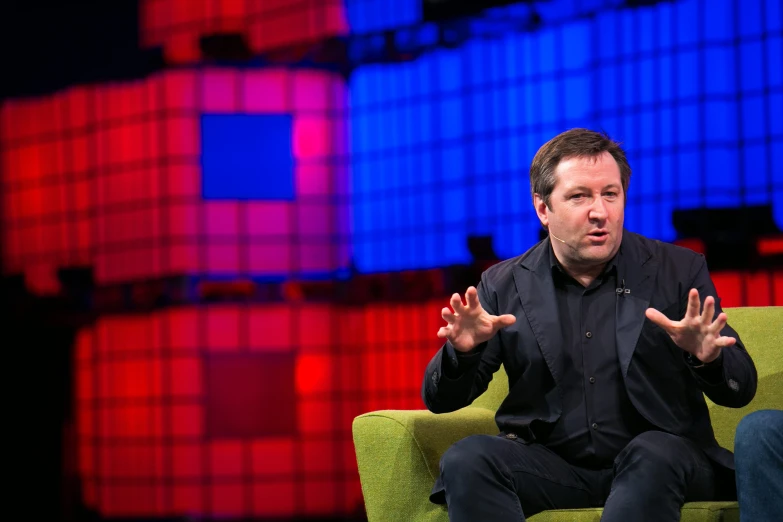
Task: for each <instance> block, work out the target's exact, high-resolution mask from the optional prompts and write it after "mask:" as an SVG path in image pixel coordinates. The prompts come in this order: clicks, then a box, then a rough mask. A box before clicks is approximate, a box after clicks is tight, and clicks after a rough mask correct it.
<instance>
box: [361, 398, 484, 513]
mask: <svg viewBox="0 0 783 522" xmlns="http://www.w3.org/2000/svg"><path fill="white" fill-rule="evenodd" d="M482 433H483V434H489V435H495V434H497V433H498V428H497V425H496V424H495V412H493V411H491V410H488V409H485V408H481V407H475V406H474V407H467V408H462V409H461V410H458V411H455V412H453V413H443V414H439V415H436V414H434V413H431V412H429V411H426V410H381V411H375V412H370V413H365V414H364V415H360V416H358V417H356V419H354V421H353V441H354V447H355V449H356V461H357V463H358V466H359V477H360V479H361V483H362V493H363V494H364V501H365V506H366V509H367V517H368V520H369V521H370V522H373V521H378V520H384V521H389V520H399V521H406V522H408V521H411V520H447V516H446V510H445V508H443V506H438V505H435V504H432V503H431V502H430V501H429V495H430V489H432V485H433V483H434V482H435V477H436V476H437V474H438V465H439V462H440V457H441V456H442V455H443V453H444V452H445V451H446V449H447V448H448V447H449V446H451V445H452V444H453V443H455V442H457V441H458V440H460V439H463V438H465V437H467V436H469V435H474V434H482Z"/></svg>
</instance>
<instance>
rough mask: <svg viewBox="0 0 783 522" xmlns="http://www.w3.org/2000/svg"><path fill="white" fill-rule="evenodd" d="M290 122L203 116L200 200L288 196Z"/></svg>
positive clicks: (278, 117) (283, 118)
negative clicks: (201, 195) (201, 196)
mask: <svg viewBox="0 0 783 522" xmlns="http://www.w3.org/2000/svg"><path fill="white" fill-rule="evenodd" d="M291 125H292V119H291V116H288V115H246V114H205V115H203V116H202V117H201V144H202V145H201V154H202V155H201V168H202V194H203V196H204V198H205V199H245V200H250V199H252V200H293V199H294V171H293V166H294V159H293V153H292V146H291V131H292V129H291Z"/></svg>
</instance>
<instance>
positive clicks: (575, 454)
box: [542, 247, 648, 468]
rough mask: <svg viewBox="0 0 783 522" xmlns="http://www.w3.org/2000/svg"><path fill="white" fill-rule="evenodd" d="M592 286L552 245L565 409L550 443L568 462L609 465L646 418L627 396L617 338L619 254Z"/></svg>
mask: <svg viewBox="0 0 783 522" xmlns="http://www.w3.org/2000/svg"><path fill="white" fill-rule="evenodd" d="M619 255H620V254H619V253H618V255H617V256H615V257H614V259H612V260H611V261H610V262H609V263H607V265H606V268H605V269H604V271H603V272H602V273H601V274H600V275H599V276H598V277H597V278H596V279H595V280H594V281H593V282H592V283H591V284H590V285H588V286H587V287H584V286H582V284H581V283H579V282H578V281H576V280H575V279H574V278H572V277H571V276H570V275H568V274H567V273H566V272H565V271H564V270H563V268H562V267H561V266H560V263H559V262H558V261H557V258H556V257H555V254H554V252H553V251H552V249H551V247H550V251H549V256H550V260H551V264H552V278H553V280H554V284H555V293H556V301H557V307H558V313H559V315H560V323H561V325H562V327H563V342H564V346H563V356H564V357H565V364H564V368H565V373H564V375H563V378H562V379H561V382H560V384H561V387H562V392H563V413H562V415H561V416H560V419H559V420H558V422H557V423H556V424H555V425H554V427H553V429H552V432H551V433H550V434H549V436H548V437H547V439H546V440H545V441H542V442H543V443H544V444H545V445H546V446H547V447H548V448H550V449H552V450H553V451H555V452H556V453H557V454H559V455H560V456H561V457H563V458H564V459H565V460H566V461H568V462H570V463H572V464H574V465H577V466H582V467H589V468H609V467H611V466H612V463H613V460H614V458H615V457H616V456H617V454H618V453H619V452H620V450H622V449H623V448H624V447H625V446H626V445H627V444H628V442H630V441H631V439H632V438H633V437H635V436H636V435H638V434H639V433H641V432H643V431H645V430H646V429H648V428H647V426H646V421H644V420H643V418H642V417H641V416H640V415H639V414H638V413H637V412H636V410H635V409H634V407H633V406H632V405H631V402H630V400H629V399H628V394H627V392H626V390H625V384H624V383H623V377H622V374H621V372H620V363H619V360H618V358H617V343H616V341H615V334H616V328H615V308H616V306H617V299H618V295H617V293H616V288H618V287H619V286H620V285H619V284H618V276H617V258H618V257H619Z"/></svg>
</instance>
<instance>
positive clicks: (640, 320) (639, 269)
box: [615, 231, 658, 379]
mask: <svg viewBox="0 0 783 522" xmlns="http://www.w3.org/2000/svg"><path fill="white" fill-rule="evenodd" d="M622 248H623V252H622V254H621V259H620V263H619V264H618V268H619V270H618V274H617V279H618V281H622V282H624V285H623V286H624V292H623V293H621V294H619V295H618V297H617V305H616V308H615V310H616V311H615V320H616V326H617V335H616V338H615V341H616V343H617V356H618V359H619V361H620V369H621V370H622V374H623V379H625V377H626V376H627V375H628V367H629V366H630V364H631V359H632V358H633V353H634V350H635V349H636V344H637V342H638V341H639V335H640V334H641V332H642V326H643V325H644V321H645V319H646V317H645V314H644V313H645V310H647V308H648V307H649V305H650V299H651V298H652V294H653V290H654V289H655V279H656V278H655V275H656V273H657V272H658V263H657V262H656V261H655V260H653V257H652V253H651V252H650V251H649V250H647V249H646V248H643V246H642V244H641V243H640V242H639V241H637V240H636V237H635V236H634V235H633V234H631V233H629V232H627V231H626V232H625V236H624V237H623V246H622Z"/></svg>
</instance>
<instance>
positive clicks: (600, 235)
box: [587, 230, 609, 239]
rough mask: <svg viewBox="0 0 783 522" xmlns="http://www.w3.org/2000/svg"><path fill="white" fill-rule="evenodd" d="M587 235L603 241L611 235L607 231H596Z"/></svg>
mask: <svg viewBox="0 0 783 522" xmlns="http://www.w3.org/2000/svg"><path fill="white" fill-rule="evenodd" d="M587 235H588V236H589V237H591V238H593V239H603V238H605V237H606V236H608V235H609V232H607V231H606V230H595V231H593V232H590V233H588V234H587Z"/></svg>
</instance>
